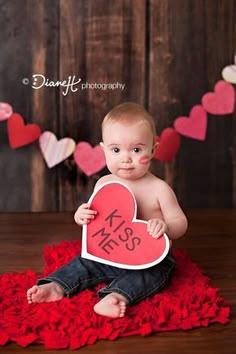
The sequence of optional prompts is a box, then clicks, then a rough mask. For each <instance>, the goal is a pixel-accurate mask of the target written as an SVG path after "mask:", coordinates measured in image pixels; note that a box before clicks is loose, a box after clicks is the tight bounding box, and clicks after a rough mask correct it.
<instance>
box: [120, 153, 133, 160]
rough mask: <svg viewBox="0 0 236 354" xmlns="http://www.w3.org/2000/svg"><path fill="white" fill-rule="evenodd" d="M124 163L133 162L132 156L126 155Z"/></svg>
mask: <svg viewBox="0 0 236 354" xmlns="http://www.w3.org/2000/svg"><path fill="white" fill-rule="evenodd" d="M122 161H123V162H131V161H132V157H131V156H130V154H126V153H125V154H124V155H123V156H122Z"/></svg>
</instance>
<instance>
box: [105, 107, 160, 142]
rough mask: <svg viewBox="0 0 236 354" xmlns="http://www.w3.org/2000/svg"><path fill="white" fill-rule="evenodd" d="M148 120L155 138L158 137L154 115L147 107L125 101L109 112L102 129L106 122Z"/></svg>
mask: <svg viewBox="0 0 236 354" xmlns="http://www.w3.org/2000/svg"><path fill="white" fill-rule="evenodd" d="M139 121H143V122H147V123H148V124H149V126H150V128H151V131H152V133H153V138H154V141H155V138H156V127H155V123H154V119H153V117H152V116H151V115H150V114H149V113H148V112H147V111H146V109H145V108H144V107H143V106H142V105H140V104H138V103H134V102H125V103H121V104H120V105H118V106H116V107H114V108H113V109H112V110H111V111H110V112H108V113H107V115H106V116H105V118H104V119H103V122H102V130H103V128H104V126H105V125H106V123H122V122H124V123H135V122H139Z"/></svg>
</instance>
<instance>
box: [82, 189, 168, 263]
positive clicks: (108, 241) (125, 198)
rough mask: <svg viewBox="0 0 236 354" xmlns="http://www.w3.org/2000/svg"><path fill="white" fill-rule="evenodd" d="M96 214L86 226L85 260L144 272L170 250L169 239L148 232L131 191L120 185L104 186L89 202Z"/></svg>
mask: <svg viewBox="0 0 236 354" xmlns="http://www.w3.org/2000/svg"><path fill="white" fill-rule="evenodd" d="M89 203H90V204H91V209H93V210H96V211H97V215H96V217H95V219H94V220H92V221H91V222H90V223H89V224H87V225H84V226H83V237H82V257H84V258H88V259H92V260H94V261H97V262H100V263H105V264H109V265H113V266H116V267H120V268H126V269H144V268H148V267H151V266H153V265H155V264H157V263H159V262H161V261H162V260H163V259H164V257H165V256H166V255H167V253H168V250H169V239H168V237H167V235H163V236H161V237H160V238H158V239H155V238H153V237H152V236H151V235H149V233H148V232H147V222H146V221H144V220H139V219H137V218H136V216H137V204H136V201H135V198H134V195H133V193H132V192H131V190H130V189H129V188H128V187H127V186H126V185H124V184H122V183H119V182H108V183H105V184H103V185H101V186H99V188H98V189H97V190H96V191H95V192H94V193H93V194H92V196H91V197H90V199H89Z"/></svg>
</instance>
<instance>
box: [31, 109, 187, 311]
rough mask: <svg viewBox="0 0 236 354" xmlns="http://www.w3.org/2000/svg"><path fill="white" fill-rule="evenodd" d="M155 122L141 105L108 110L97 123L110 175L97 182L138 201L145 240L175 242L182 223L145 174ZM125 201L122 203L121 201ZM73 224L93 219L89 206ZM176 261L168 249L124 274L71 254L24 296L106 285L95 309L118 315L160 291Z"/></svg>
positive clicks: (164, 190) (45, 298) (168, 192)
mask: <svg viewBox="0 0 236 354" xmlns="http://www.w3.org/2000/svg"><path fill="white" fill-rule="evenodd" d="M155 137H156V132H155V124H154V121H153V119H152V117H151V116H150V115H149V113H148V112H147V111H146V110H145V109H144V108H143V107H142V106H140V105H138V104H135V103H132V102H127V103H123V104H121V105H119V106H117V107H115V108H114V109H112V110H111V111H110V112H109V113H108V114H107V115H106V117H105V118H104V120H103V123H102V139H103V141H102V143H101V146H102V148H103V150H104V153H105V157H106V163H107V167H108V169H109V171H110V174H108V175H106V176H103V177H101V178H100V179H99V180H98V182H97V183H96V185H95V189H96V188H97V187H98V186H100V185H101V184H102V183H105V182H109V181H119V182H122V183H124V184H126V185H127V186H128V187H129V188H130V189H131V190H132V192H133V194H134V196H135V199H136V201H137V212H138V215H137V217H138V218H139V219H143V220H147V221H148V223H147V231H148V232H149V234H150V237H154V238H158V237H160V236H161V235H162V234H163V233H166V234H167V235H168V237H169V239H170V240H175V239H178V238H180V237H181V236H182V235H183V234H184V233H185V232H186V229H187V219H186V217H185V215H184V213H183V211H182V209H181V207H180V206H179V203H178V201H177V199H176V196H175V194H174V192H173V190H172V189H171V188H170V187H169V186H168V184H167V183H165V182H164V181H163V180H161V179H160V178H158V177H156V176H154V175H153V174H152V173H150V171H149V168H150V162H151V159H152V157H153V154H154V151H155V149H156V148H158V147H157V146H156V140H155ZM124 203H125V201H124ZM74 218H75V221H76V223H77V224H78V225H84V224H87V223H89V222H90V221H91V220H93V219H94V218H96V210H91V209H90V205H89V204H88V203H84V204H82V205H81V206H80V207H79V208H78V209H77V211H76V213H75V216H74ZM174 267H175V262H174V259H173V257H172V254H171V251H170V252H169V253H168V254H167V256H166V257H165V258H164V260H162V261H161V262H160V263H159V264H157V265H155V266H153V267H150V268H148V269H142V270H126V269H120V268H117V267H113V266H108V265H105V264H101V263H98V262H95V261H91V260H87V259H84V258H82V257H81V255H78V256H76V257H75V258H74V259H72V261H70V262H69V263H68V264H66V265H64V266H62V267H61V268H59V269H57V270H56V271H55V272H53V273H51V274H49V275H48V276H47V277H45V278H41V279H39V280H38V282H37V285H34V286H33V287H32V288H30V289H29V290H28V292H27V299H28V303H29V304H31V303H38V302H49V301H56V300H60V299H62V298H63V297H64V296H71V295H72V294H74V293H77V292H78V291H82V290H84V289H86V288H89V287H93V286H95V285H96V284H98V283H101V282H105V283H106V286H105V287H103V288H101V289H100V290H99V291H98V296H99V298H100V301H99V302H98V303H97V304H96V305H95V306H94V311H95V312H96V313H98V314H100V315H104V316H109V317H123V316H124V315H125V311H126V306H127V304H129V305H131V304H134V303H137V302H139V301H141V300H142V299H144V298H146V297H147V296H151V295H153V294H155V293H157V292H159V291H161V290H162V289H163V287H164V286H165V285H166V284H167V283H168V281H169V279H170V277H171V274H172V272H173V269H174Z"/></svg>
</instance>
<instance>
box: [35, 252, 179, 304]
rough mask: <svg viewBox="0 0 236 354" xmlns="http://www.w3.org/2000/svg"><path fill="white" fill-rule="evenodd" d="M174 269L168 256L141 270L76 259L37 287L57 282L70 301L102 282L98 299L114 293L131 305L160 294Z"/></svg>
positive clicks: (43, 280)
mask: <svg viewBox="0 0 236 354" xmlns="http://www.w3.org/2000/svg"><path fill="white" fill-rule="evenodd" d="M174 268H175V261H174V259H173V257H172V255H171V252H169V253H168V255H167V256H166V257H165V259H164V260H163V261H162V262H160V263H159V264H157V265H155V266H153V267H150V268H147V269H141V270H126V269H121V268H117V267H113V266H110V265H106V264H102V263H98V262H95V261H91V260H88V259H85V258H82V257H81V256H80V255H78V256H76V257H75V258H73V259H72V260H71V261H70V262H69V263H67V264H66V265H64V266H62V267H61V268H59V269H57V270H56V271H55V272H53V273H51V274H49V275H48V276H46V277H45V278H41V279H38V282H37V284H38V285H41V284H45V283H49V282H52V281H53V282H56V283H58V284H60V285H61V286H62V288H63V290H64V292H65V294H66V295H67V296H68V297H69V296H71V295H72V294H74V293H77V292H79V291H82V290H84V289H86V288H91V287H93V286H95V285H97V284H98V283H101V282H104V283H106V284H107V285H106V286H105V287H103V288H101V289H100V290H99V291H98V296H99V297H100V298H103V297H104V296H106V295H107V294H109V293H112V292H116V293H119V294H121V295H123V296H125V298H126V299H127V301H128V303H129V304H134V303H137V302H139V301H141V300H142V299H144V298H146V297H147V296H150V295H153V294H155V293H157V292H159V291H160V290H161V289H162V288H163V287H164V286H165V285H166V284H167V283H168V281H169V279H170V276H171V273H172V271H173V270H174Z"/></svg>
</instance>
